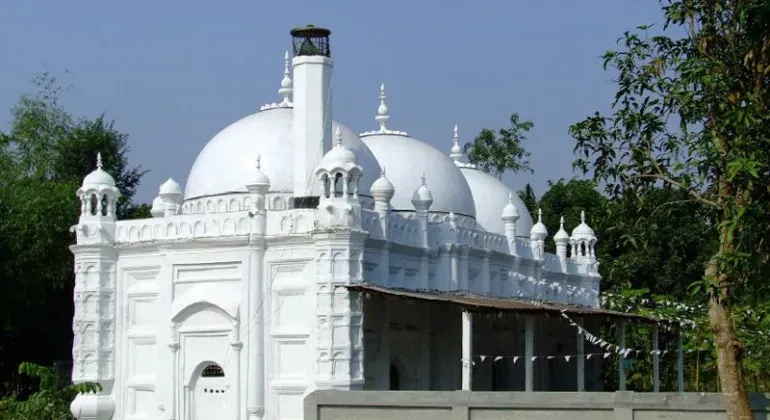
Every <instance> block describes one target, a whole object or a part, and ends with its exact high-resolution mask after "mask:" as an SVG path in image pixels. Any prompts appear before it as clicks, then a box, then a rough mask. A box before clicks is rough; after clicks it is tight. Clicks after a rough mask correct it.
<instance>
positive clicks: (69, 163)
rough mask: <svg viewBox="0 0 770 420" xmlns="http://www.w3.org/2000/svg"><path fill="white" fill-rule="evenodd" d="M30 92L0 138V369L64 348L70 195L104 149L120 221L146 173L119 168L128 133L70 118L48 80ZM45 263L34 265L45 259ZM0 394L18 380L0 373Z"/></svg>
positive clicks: (72, 211)
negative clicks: (115, 189) (0, 357)
mask: <svg viewBox="0 0 770 420" xmlns="http://www.w3.org/2000/svg"><path fill="white" fill-rule="evenodd" d="M35 82H36V84H37V86H38V88H39V91H38V93H37V94H36V95H32V96H23V97H22V98H21V99H20V101H19V103H18V104H17V105H16V106H15V107H14V108H13V109H12V116H13V119H12V121H11V124H10V129H9V130H8V132H7V133H0V262H1V263H0V279H1V280H2V281H0V294H2V295H3V296H4V297H5V302H6V304H4V305H2V306H1V307H0V349H2V354H3V364H11V365H13V366H16V365H18V364H19V363H20V362H21V361H24V360H26V361H30V362H34V363H38V364H43V365H49V364H51V363H52V362H53V361H55V360H69V359H70V358H71V349H72V311H73V306H72V287H73V280H74V279H73V272H72V254H71V253H70V251H69V249H68V247H69V245H71V244H72V243H73V239H74V238H73V236H72V234H71V233H70V232H69V228H70V227H71V226H72V225H73V224H74V223H76V221H77V219H78V216H79V212H80V203H79V202H78V199H77V197H76V196H75V192H76V191H77V189H78V187H79V186H80V182H81V181H82V179H83V177H84V176H85V175H86V174H87V173H89V172H90V171H92V170H93V169H94V167H95V157H96V153H97V152H102V156H103V158H104V166H105V170H107V171H108V172H110V174H112V175H113V177H114V178H115V181H116V183H117V185H118V186H119V188H120V189H121V193H122V194H123V197H122V199H121V202H120V203H119V205H118V215H119V217H127V216H131V215H135V214H141V212H142V211H145V212H146V208H142V207H140V206H136V205H134V204H133V202H132V197H133V194H134V192H135V191H136V188H137V187H138V185H139V182H140V180H141V177H142V175H143V174H144V171H142V170H141V169H140V168H134V167H130V166H129V164H128V162H127V160H128V159H127V153H128V145H127V137H126V135H125V134H123V133H120V132H119V131H117V130H115V128H114V126H113V123H112V122H108V121H106V120H105V119H104V118H103V117H98V118H96V119H92V120H88V119H77V118H73V117H72V116H71V115H70V114H68V113H67V112H66V110H65V109H64V108H63V107H62V106H61V104H60V103H59V95H60V94H61V93H62V92H63V90H62V89H61V88H60V87H59V85H58V83H57V82H56V79H55V78H54V77H51V76H50V75H45V74H44V75H42V76H39V77H38V78H36V79H35ZM43 260H44V262H45V263H41V261H43ZM2 373H3V377H1V378H0V384H2V386H0V395H5V394H7V393H8V392H10V389H13V385H14V383H18V382H19V381H21V378H20V377H19V376H18V374H17V373H15V372H14V371H3V372H2Z"/></svg>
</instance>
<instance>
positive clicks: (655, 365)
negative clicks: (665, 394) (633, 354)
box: [652, 324, 660, 392]
mask: <svg viewBox="0 0 770 420" xmlns="http://www.w3.org/2000/svg"><path fill="white" fill-rule="evenodd" d="M659 338H660V337H659V334H658V324H653V325H652V390H653V392H660V355H659V354H658V350H659V349H660V347H659V346H660V344H659Z"/></svg>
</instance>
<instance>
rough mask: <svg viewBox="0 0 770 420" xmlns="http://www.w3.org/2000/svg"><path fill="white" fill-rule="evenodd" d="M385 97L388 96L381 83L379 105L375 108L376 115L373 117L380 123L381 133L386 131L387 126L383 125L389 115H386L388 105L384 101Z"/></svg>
mask: <svg viewBox="0 0 770 420" xmlns="http://www.w3.org/2000/svg"><path fill="white" fill-rule="evenodd" d="M387 97H388V96H387V95H386V94H385V83H383V84H381V85H380V106H379V107H378V108H377V116H376V117H374V119H375V121H377V122H378V123H380V132H381V133H386V132H388V128H387V127H386V126H385V124H386V123H387V122H388V120H389V119H390V115H388V105H387V104H386V103H385V99H387Z"/></svg>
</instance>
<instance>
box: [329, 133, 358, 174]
mask: <svg viewBox="0 0 770 420" xmlns="http://www.w3.org/2000/svg"><path fill="white" fill-rule="evenodd" d="M346 163H356V154H355V153H353V151H352V150H350V149H348V148H347V147H345V146H343V145H342V130H341V129H340V127H339V126H337V130H336V131H335V133H334V146H333V147H332V149H331V150H329V151H328V152H327V153H326V154H325V155H324V158H323V164H324V165H326V166H329V165H332V166H333V165H340V164H346Z"/></svg>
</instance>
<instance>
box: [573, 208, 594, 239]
mask: <svg viewBox="0 0 770 420" xmlns="http://www.w3.org/2000/svg"><path fill="white" fill-rule="evenodd" d="M570 239H571V240H573V241H576V242H579V241H586V242H589V243H590V242H594V241H596V234H595V233H594V230H593V229H591V227H590V226H588V224H587V223H586V212H585V211H581V212H580V224H579V225H577V226H576V227H575V229H574V230H572V237H571V238H570Z"/></svg>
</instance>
